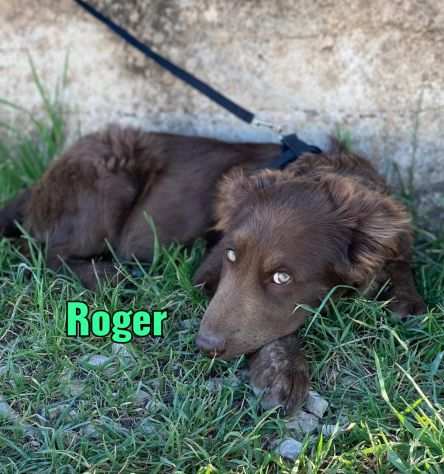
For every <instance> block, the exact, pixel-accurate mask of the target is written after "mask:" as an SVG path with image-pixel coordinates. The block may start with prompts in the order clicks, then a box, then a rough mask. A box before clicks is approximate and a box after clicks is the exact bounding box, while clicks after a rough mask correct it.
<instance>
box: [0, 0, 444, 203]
mask: <svg viewBox="0 0 444 474" xmlns="http://www.w3.org/2000/svg"><path fill="white" fill-rule="evenodd" d="M92 3H94V4H95V5H96V6H99V7H100V8H102V9H104V10H105V11H106V12H107V13H108V14H110V15H112V16H113V18H115V19H116V20H118V21H119V22H121V23H122V24H124V25H125V26H126V27H128V28H129V29H130V30H131V31H132V32H133V33H135V34H136V35H137V36H139V37H141V38H142V39H144V40H146V41H147V42H149V43H150V44H151V45H152V46H153V47H154V48H156V49H157V50H158V51H159V52H162V53H164V54H166V55H167V56H169V57H170V58H171V59H172V60H173V61H177V62H178V63H179V64H181V65H183V66H185V67H186V68H188V69H189V70H191V71H194V72H195V73H196V74H197V75H198V76H200V77H202V78H203V79H206V80H208V81H209V82H210V83H211V84H212V85H214V86H215V87H216V88H220V89H221V90H222V91H224V92H225V93H226V94H227V95H229V96H230V97H232V98H233V99H235V100H237V101H238V102H239V103H241V104H243V105H245V106H246V107H249V108H251V109H253V110H254V111H257V112H259V113H260V114H261V115H262V117H263V118H265V119H269V120H272V121H275V122H276V123H282V124H284V125H285V126H286V129H287V130H288V131H292V130H297V131H298V132H299V133H300V135H301V136H302V137H303V138H305V139H307V140H310V141H313V142H314V143H316V144H319V145H321V146H323V145H325V144H326V143H327V136H328V134H330V133H334V131H335V130H336V128H337V127H338V126H341V127H344V128H346V129H347V130H349V131H350V132H351V134H352V137H353V140H354V144H355V146H356V148H357V149H358V150H362V151H364V152H365V153H367V154H368V155H370V156H371V157H372V158H373V159H374V160H375V162H377V163H378V164H379V166H380V167H381V169H382V170H387V169H388V166H387V163H388V162H389V161H390V160H394V161H395V162H397V163H398V164H399V165H400V166H401V168H402V169H404V170H405V169H407V168H408V166H410V165H411V164H412V162H414V161H416V163H415V169H416V177H417V184H418V186H419V187H425V188H429V184H430V182H434V183H438V184H435V188H436V189H437V191H441V190H442V187H441V184H440V183H441V182H442V180H443V179H444V172H443V170H442V164H443V155H444V67H443V62H444V2H442V1H436V0H422V1H420V0H418V1H415V0H392V1H386V0H373V1H368V0H336V1H332V0H275V1H271V0H200V1H197V0H128V1H123V0H94V1H92ZM0 32H1V37H2V42H1V45H0V91H1V93H0V95H1V96H3V97H6V98H8V99H9V100H12V101H14V102H18V103H20V104H22V105H25V106H28V107H30V108H34V109H35V108H38V106H39V103H38V96H37V94H36V92H35V89H34V86H33V84H32V81H31V75H30V70H29V65H28V58H27V54H26V53H27V52H28V51H29V52H30V53H31V55H32V57H33V58H34V60H35V63H36V65H37V68H38V70H39V71H40V73H41V76H42V77H43V78H44V80H45V82H46V84H47V85H48V86H50V87H51V85H52V84H54V83H55V80H56V78H57V77H59V76H60V74H61V72H62V70H63V63H64V59H65V55H66V53H67V51H68V50H69V51H70V68H69V83H68V87H67V89H66V91H65V102H66V104H67V105H68V106H69V109H70V116H69V117H70V129H71V130H75V129H76V127H75V125H77V124H78V123H80V124H81V129H82V131H88V130H92V129H96V128H98V127H100V126H102V125H103V124H105V123H107V122H109V121H119V122H122V121H126V122H130V123H134V124H139V125H143V126H144V127H146V128H156V129H164V130H174V131H179V132H184V133H187V134H196V133H199V134H205V135H212V136H216V137H222V138H230V139H233V138H235V139H242V140H244V139H253V140H258V141H261V140H269V139H272V138H273V137H272V135H270V134H269V133H268V132H267V131H264V130H257V129H254V128H251V127H248V126H245V125H243V124H242V123H240V122H239V121H237V120H236V119H234V118H232V117H231V116H230V115H228V114H227V113H225V112H223V111H222V110H221V109H219V108H217V107H216V106H214V105H212V104H211V103H209V102H208V101H207V100H206V99H204V98H203V97H201V96H199V95H198V94H197V93H195V92H193V91H191V90H190V89H188V88H187V87H186V86H184V85H182V84H181V83H179V82H178V81H176V80H174V79H173V78H172V77H170V76H169V75H168V74H167V73H165V72H163V71H161V70H160V69H159V68H158V67H157V66H155V65H153V64H152V63H149V62H147V61H146V60H145V59H144V58H142V57H141V56H140V55H139V54H138V53H135V52H133V51H130V50H129V49H128V48H127V47H126V46H125V45H124V44H123V43H122V42H121V41H120V40H118V39H116V38H115V37H113V36H112V34H111V33H109V32H108V31H106V30H105V28H104V27H102V26H100V25H99V24H98V23H96V22H95V21H94V20H92V19H91V18H90V17H88V16H87V15H86V14H85V13H83V12H82V11H80V10H79V8H78V7H77V6H76V5H75V4H74V3H73V2H72V1H70V0H61V1H55V0H27V1H25V0H0ZM4 113H5V112H4V111H0V114H4ZM0 118H1V117H0ZM9 118H10V117H9ZM437 199H438V200H439V196H437Z"/></svg>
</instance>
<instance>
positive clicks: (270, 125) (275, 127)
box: [251, 117, 284, 140]
mask: <svg viewBox="0 0 444 474" xmlns="http://www.w3.org/2000/svg"><path fill="white" fill-rule="evenodd" d="M251 125H254V126H255V127H260V128H268V130H271V131H272V132H274V133H276V134H277V135H278V136H279V138H280V139H281V140H282V138H283V137H284V136H283V135H282V130H283V127H281V126H278V125H275V124H274V123H271V122H267V121H265V120H261V119H258V118H256V117H254V118H253V121H252V122H251Z"/></svg>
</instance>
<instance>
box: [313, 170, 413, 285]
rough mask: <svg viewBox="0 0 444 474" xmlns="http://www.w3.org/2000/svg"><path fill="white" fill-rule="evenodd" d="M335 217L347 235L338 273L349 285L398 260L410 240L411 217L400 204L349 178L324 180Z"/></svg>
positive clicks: (323, 184)
mask: <svg viewBox="0 0 444 474" xmlns="http://www.w3.org/2000/svg"><path fill="white" fill-rule="evenodd" d="M322 186H324V187H326V189H327V190H328V193H329V197H330V199H331V200H332V201H333V205H334V208H335V212H334V218H335V220H336V221H337V223H338V224H339V225H341V226H342V227H343V229H344V233H345V234H348V242H347V246H346V255H344V259H343V262H342V263H339V262H338V264H337V271H338V273H340V274H341V275H342V276H343V278H344V279H345V281H347V282H348V283H350V284H360V283H365V282H367V281H368V280H369V279H370V278H371V277H372V276H374V275H375V273H376V272H377V271H378V270H380V269H381V268H382V266H383V265H384V262H385V261H386V260H388V259H396V258H398V257H399V253H400V249H401V248H405V241H410V239H411V227H410V218H409V214H408V212H407V210H406V209H405V208H404V206H403V205H402V204H400V203H399V202H397V201H395V200H394V199H393V198H391V197H390V196H388V195H383V194H381V193H379V192H376V191H372V190H369V189H368V188H366V187H364V186H362V185H360V184H358V183H356V181H355V180H352V179H350V178H338V177H337V176H334V177H328V176H327V177H325V179H323V180H322Z"/></svg>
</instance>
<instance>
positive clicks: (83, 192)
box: [0, 127, 424, 408]
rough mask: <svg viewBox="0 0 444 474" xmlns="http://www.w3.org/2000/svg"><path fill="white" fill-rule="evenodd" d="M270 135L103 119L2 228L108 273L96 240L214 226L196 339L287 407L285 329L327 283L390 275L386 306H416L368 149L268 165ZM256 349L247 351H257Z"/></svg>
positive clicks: (293, 397) (167, 237)
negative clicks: (144, 127)
mask: <svg viewBox="0 0 444 474" xmlns="http://www.w3.org/2000/svg"><path fill="white" fill-rule="evenodd" d="M278 154H279V147H278V146H277V145H274V144H230V143H224V142H220V141H216V140H211V139H205V138H191V137H181V136H175V135H167V134H156V133H145V132H141V131H138V130H134V129H120V128H117V127H111V128H110V129H109V130H107V131H105V132H103V133H96V134H92V135H89V136H86V137H84V138H82V139H81V140H80V141H79V142H77V143H76V144H75V145H74V146H73V147H71V148H70V149H69V150H68V151H67V152H66V153H65V154H64V155H63V156H62V157H60V159H58V160H56V161H55V162H54V163H53V164H52V166H51V167H50V168H49V169H48V171H47V172H46V173H45V175H44V176H43V177H42V179H41V180H40V181H39V182H38V183H37V184H36V185H35V186H34V187H33V189H32V190H31V191H27V192H25V193H24V194H22V195H21V196H19V197H18V198H17V199H16V200H14V201H13V202H12V203H10V204H9V205H8V206H6V208H4V209H3V210H2V211H0V235H2V234H5V235H12V234H13V233H14V226H13V220H14V219H17V220H19V221H22V222H23V225H24V227H25V229H26V230H27V231H29V232H30V234H31V235H32V236H34V237H35V238H36V239H37V240H39V241H42V242H47V243H48V265H49V266H50V267H51V268H53V269H58V268H59V267H60V266H61V264H62V262H65V263H66V264H67V265H69V266H70V267H71V269H72V270H73V271H74V272H76V273H77V274H78V275H79V277H80V278H81V279H82V281H83V282H84V283H85V284H86V285H87V286H89V287H94V286H95V284H96V276H97V275H98V276H99V278H100V277H101V276H103V275H108V276H110V277H113V276H114V275H115V274H116V271H115V269H114V267H113V265H112V262H111V261H110V260H107V259H105V260H98V261H96V262H95V263H94V265H93V263H92V259H93V258H96V257H99V256H104V255H107V249H108V247H107V245H108V244H107V242H108V243H109V244H110V245H111V246H112V248H113V249H114V251H115V252H116V253H117V255H118V256H119V257H122V258H123V259H129V258H131V257H136V258H137V259H139V260H142V261H147V262H149V261H150V259H151V257H152V253H153V246H154V234H153V229H152V227H151V225H150V222H149V219H148V216H149V217H151V218H152V220H153V221H154V224H155V228H156V234H157V238H158V239H159V241H160V243H161V244H168V243H170V242H172V241H178V242H182V243H190V242H192V241H193V240H194V239H196V238H198V237H202V236H204V235H205V233H206V232H207V231H208V230H209V229H210V228H211V227H212V226H214V227H215V228H216V229H217V230H218V231H220V232H221V234H222V239H221V240H220V241H219V242H218V243H217V244H216V245H215V246H214V248H213V249H212V250H211V251H210V252H209V254H208V256H207V257H206V259H205V260H204V262H203V263H202V265H201V267H200V268H199V270H198V271H197V273H196V276H195V280H196V282H197V283H205V284H206V287H207V288H208V289H209V291H210V292H212V293H214V297H213V298H212V300H211V302H210V305H209V307H208V310H207V312H206V313H205V316H204V318H203V321H202V324H201V328H200V332H199V337H198V339H197V342H198V345H199V346H200V347H201V348H202V349H203V350H206V351H208V352H210V353H215V354H217V355H221V356H223V357H226V358H229V357H233V356H236V355H239V354H242V353H249V354H252V353H253V356H252V357H251V373H252V376H253V379H254V380H253V381H254V382H255V383H256V385H258V386H259V387H261V388H266V389H267V395H266V397H265V399H266V402H267V404H268V405H269V406H271V405H274V404H284V405H286V406H287V408H291V407H293V406H294V405H296V404H298V403H299V402H300V401H301V399H302V398H303V397H304V395H305V392H306V389H307V386H308V374H307V368H306V364H305V362H304V359H303V357H302V355H301V353H300V352H298V349H297V346H296V345H295V343H294V341H293V336H291V334H292V333H293V332H294V331H295V330H296V329H297V328H298V327H299V326H300V325H301V324H302V322H303V320H304V318H305V316H306V312H305V311H304V310H303V309H300V308H299V309H297V311H294V308H295V307H296V306H297V305H317V304H318V303H319V301H320V300H321V299H322V298H323V297H324V296H325V295H326V294H327V292H328V291H329V290H330V289H331V288H333V287H334V286H336V285H340V284H346V285H354V286H356V287H360V288H366V287H369V285H370V284H371V283H372V281H373V282H375V281H376V282H379V283H383V282H384V281H385V280H387V279H388V278H390V279H391V281H392V287H393V289H392V297H393V301H392V308H393V310H394V311H396V312H398V313H399V314H401V315H402V316H405V315H407V314H410V313H418V312H422V311H423V309H424V305H423V302H422V300H421V298H420V296H419V295H418V294H417V292H416V289H415V287H414V283H413V278H412V274H411V270H410V267H409V263H410V253H411V235H410V234H411V231H410V225H409V218H408V215H407V212H406V211H405V209H404V208H403V207H402V206H401V205H400V204H399V203H397V202H396V201H395V200H393V198H391V197H390V196H389V194H388V190H387V187H386V185H385V183H384V180H383V179H382V178H381V177H380V176H379V175H378V174H377V173H376V171H375V170H374V168H373V167H372V166H371V165H370V163H369V162H367V161H366V160H364V159H362V158H360V157H357V156H355V155H352V154H349V153H346V152H344V151H341V150H340V149H336V150H332V151H331V152H329V153H328V154H321V155H311V154H305V155H303V156H301V157H300V158H299V159H298V160H297V161H296V162H294V163H292V164H290V165H289V166H288V167H287V168H286V169H285V170H284V171H270V170H267V169H266V167H267V165H268V164H269V163H271V162H272V161H273V159H275V158H276V157H277V156H278ZM255 351H256V352H255Z"/></svg>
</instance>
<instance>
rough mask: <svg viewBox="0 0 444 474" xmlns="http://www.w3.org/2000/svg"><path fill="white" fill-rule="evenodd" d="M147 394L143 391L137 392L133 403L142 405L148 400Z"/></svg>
mask: <svg viewBox="0 0 444 474" xmlns="http://www.w3.org/2000/svg"><path fill="white" fill-rule="evenodd" d="M150 398H151V397H150V395H149V393H147V392H145V390H141V389H139V390H137V392H136V394H135V396H134V401H135V403H136V404H137V405H143V404H144V403H146V402H147V401H148V400H149V399H150Z"/></svg>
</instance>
